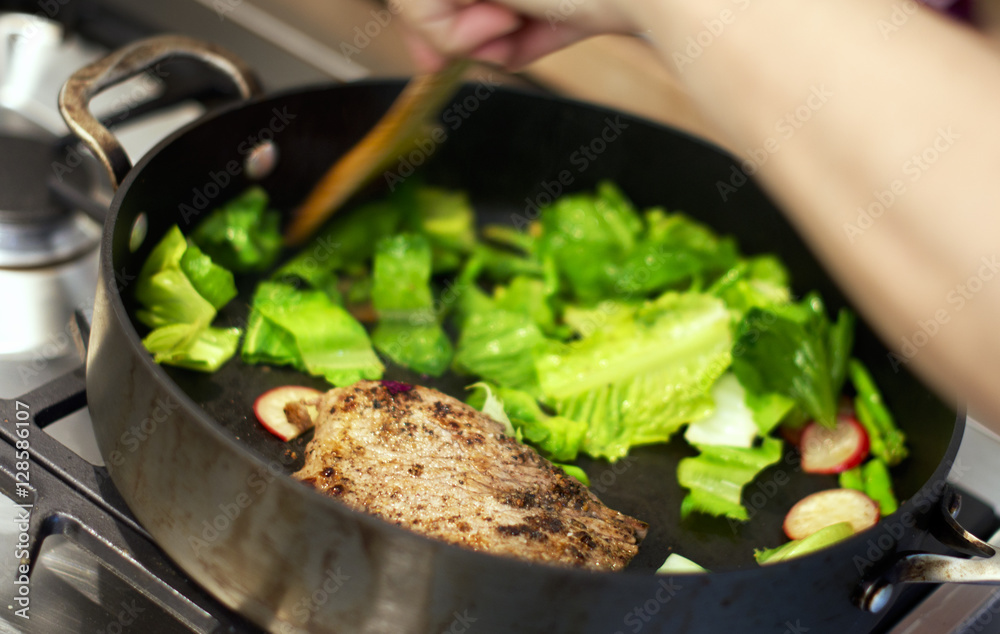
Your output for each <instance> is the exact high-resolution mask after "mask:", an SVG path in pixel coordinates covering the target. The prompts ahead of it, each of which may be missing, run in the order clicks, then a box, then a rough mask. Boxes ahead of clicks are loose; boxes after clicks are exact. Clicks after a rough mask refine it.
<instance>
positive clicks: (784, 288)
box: [708, 255, 791, 326]
mask: <svg viewBox="0 0 1000 634" xmlns="http://www.w3.org/2000/svg"><path fill="white" fill-rule="evenodd" d="M708 292H709V293H711V294H713V295H715V296H716V297H718V298H720V299H722V301H724V302H725V303H726V306H727V307H728V308H729V309H730V311H732V315H733V324H734V326H737V325H739V322H740V321H741V320H742V319H743V317H744V315H746V313H747V311H749V310H750V309H751V308H763V309H773V308H776V307H778V306H783V305H785V304H788V303H790V302H791V291H790V288H789V285H788V270H787V269H785V266H784V265H783V264H782V263H781V261H780V260H778V258H776V257H774V256H772V255H762V256H757V257H753V258H747V259H746V260H743V261H741V262H739V263H738V264H736V265H735V266H733V267H732V268H730V269H729V270H728V271H726V272H725V273H724V274H723V275H722V276H721V277H719V278H718V279H717V280H716V281H715V282H714V283H713V284H712V286H711V288H709V289H708Z"/></svg>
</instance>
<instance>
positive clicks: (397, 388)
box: [382, 381, 413, 396]
mask: <svg viewBox="0 0 1000 634" xmlns="http://www.w3.org/2000/svg"><path fill="white" fill-rule="evenodd" d="M382 387H384V388H385V389H387V390H389V394H392V395H393V396H395V395H397V394H399V393H401V392H409V391H410V390H412V389H413V386H412V385H410V384H409V383H400V382H399V381H382Z"/></svg>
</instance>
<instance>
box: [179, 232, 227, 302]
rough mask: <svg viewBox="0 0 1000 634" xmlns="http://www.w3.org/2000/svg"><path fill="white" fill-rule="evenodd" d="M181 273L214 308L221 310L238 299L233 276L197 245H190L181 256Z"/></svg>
mask: <svg viewBox="0 0 1000 634" xmlns="http://www.w3.org/2000/svg"><path fill="white" fill-rule="evenodd" d="M180 266H181V271H183V272H184V275H186V276H187V278H188V279H189V280H190V281H191V285H192V286H194V289H195V290H196V291H198V294H199V295H201V296H202V297H204V298H205V299H206V300H207V301H208V303H209V304H211V305H212V308H214V309H215V310H219V309H220V308H222V307H223V306H225V305H226V304H228V303H229V301H230V300H231V299H233V298H234V297H236V282H235V281H234V280H233V274H232V273H231V272H229V271H227V270H226V269H224V268H222V267H221V266H219V265H218V264H215V262H213V261H212V258H210V257H208V255H206V254H204V253H202V251H201V249H199V248H198V246H197V245H195V244H188V247H187V249H186V250H185V251H184V255H183V256H181V262H180Z"/></svg>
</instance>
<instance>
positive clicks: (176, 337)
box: [135, 225, 241, 372]
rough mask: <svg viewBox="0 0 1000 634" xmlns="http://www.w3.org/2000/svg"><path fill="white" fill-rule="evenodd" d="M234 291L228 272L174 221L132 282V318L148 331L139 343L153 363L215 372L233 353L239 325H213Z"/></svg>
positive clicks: (236, 342) (233, 295)
mask: <svg viewBox="0 0 1000 634" xmlns="http://www.w3.org/2000/svg"><path fill="white" fill-rule="evenodd" d="M235 296H236V285H235V284H234V282H233V275H232V273H230V272H229V271H227V270H226V269H224V268H222V267H220V266H218V265H216V264H214V263H213V262H212V260H211V259H210V258H209V257H208V256H206V255H205V254H203V253H202V252H201V251H200V250H199V249H198V247H197V246H195V245H193V244H189V243H188V241H187V240H186V239H185V238H184V235H183V234H182V233H181V230H180V229H179V228H178V227H177V226H176V225H174V226H173V227H171V228H170V230H168V231H167V233H166V234H165V235H164V237H163V239H162V240H161V241H160V242H159V243H158V244H157V245H156V246H155V247H154V248H153V250H152V252H151V253H150V254H149V256H148V257H147V259H146V262H145V263H144V264H143V267H142V270H141V271H140V272H139V277H138V279H137V281H136V291H135V297H136V299H137V300H138V302H139V304H140V305H141V306H142V307H141V308H140V309H138V310H137V311H136V317H137V318H138V319H139V321H141V322H142V323H144V324H145V325H147V326H149V327H150V328H152V329H153V330H152V331H151V332H150V333H149V334H148V335H147V336H146V337H145V338H144V339H143V345H144V346H145V347H146V349H147V350H148V351H149V352H150V353H151V354H152V355H153V359H154V360H155V361H156V362H157V363H165V364H168V365H175V366H178V367H183V368H188V369H191V370H199V371H202V372H214V371H215V370H218V369H219V367H221V366H222V364H223V363H225V362H226V361H228V360H229V359H230V358H231V357H232V356H233V354H235V352H236V346H237V344H238V343H239V338H240V333H241V331H240V329H238V328H213V327H212V326H211V323H212V320H214V319H215V315H216V311H217V310H218V309H219V308H222V307H223V306H224V305H225V304H226V303H228V302H229V301H230V300H231V299H232V298H233V297H235Z"/></svg>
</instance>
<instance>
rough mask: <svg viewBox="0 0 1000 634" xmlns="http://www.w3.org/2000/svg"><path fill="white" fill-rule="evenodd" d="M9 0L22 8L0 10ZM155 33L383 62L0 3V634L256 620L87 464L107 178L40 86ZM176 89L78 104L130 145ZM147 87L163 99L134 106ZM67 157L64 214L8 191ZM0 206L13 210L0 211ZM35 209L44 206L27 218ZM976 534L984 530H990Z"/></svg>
mask: <svg viewBox="0 0 1000 634" xmlns="http://www.w3.org/2000/svg"><path fill="white" fill-rule="evenodd" d="M220 2H223V3H224V4H221V5H220ZM8 5H9V6H8ZM23 6H28V7H29V8H30V9H31V10H30V11H29V12H28V13H13V12H10V7H23ZM220 6H221V7H222V8H223V9H226V10H224V11H220V8H219V7H220ZM47 8H49V9H53V11H51V12H52V13H55V14H56V15H54V16H52V17H54V18H55V19H56V21H55V22H53V21H49V20H47V19H43V18H47V17H48V16H46V15H45V13H46V9H47ZM39 9H42V11H39ZM5 10H6V11H7V12H4V11H5ZM60 23H62V24H60ZM166 31H172V32H180V33H186V34H189V35H193V36H196V37H202V38H207V39H211V40H213V41H216V42H218V43H219V44H222V45H223V46H226V47H227V48H229V49H231V50H233V51H234V52H236V53H237V54H239V55H241V56H243V57H244V58H245V59H246V60H247V61H249V62H250V63H251V65H253V66H254V67H255V68H257V69H258V71H259V72H260V74H261V76H262V79H263V80H264V83H265V85H266V86H267V87H268V88H269V89H272V90H274V89H281V88H286V87H292V86H299V85H304V84H308V83H316V82H321V81H329V80H330V79H335V80H353V79H358V78H362V77H365V76H368V75H370V74H372V73H373V72H374V73H376V74H377V73H379V72H380V71H384V70H385V67H381V68H380V67H378V66H373V67H367V66H366V65H365V64H364V63H361V62H363V61H364V60H363V59H355V60H352V59H349V58H347V57H345V56H344V55H343V54H341V53H340V52H339V51H338V50H337V48H336V47H335V46H331V45H327V44H324V43H322V42H319V41H317V40H315V39H312V38H310V37H308V36H307V35H305V34H303V33H302V32H300V31H298V30H296V29H295V28H293V27H292V26H290V25H289V24H287V23H285V22H283V21H282V20H281V19H279V18H278V17H277V16H275V15H271V14H269V13H267V12H266V11H265V10H264V9H262V8H261V7H260V6H257V5H256V4H253V3H251V2H247V1H245V0H239V1H238V0H215V2H211V1H210V0H173V1H172V2H170V3H134V2H125V1H124V0H104V1H101V2H77V3H65V2H62V1H60V2H56V1H55V0H51V1H50V2H44V1H43V2H38V3H37V4H34V5H32V4H27V5H25V3H7V4H5V3H3V2H0V38H2V40H3V46H0V136H5V135H6V136H16V137H18V138H19V139H29V140H31V142H26V145H25V147H24V148H23V149H19V150H18V152H16V154H17V156H16V157H8V158H12V160H11V161H10V162H8V163H4V162H3V160H2V159H0V297H3V298H4V304H5V306H3V308H2V309H0V419H6V420H5V421H4V425H5V426H4V427H2V428H0V435H3V436H4V440H5V441H6V442H4V441H0V490H2V491H4V492H5V493H6V496H3V495H0V596H2V597H4V598H5V601H4V602H3V603H0V607H5V608H6V609H4V610H2V611H0V632H38V633H51V632H101V633H105V632H106V633H109V634H110V633H119V632H133V631H154V632H192V631H194V632H236V631H239V632H243V631H256V629H255V628H254V627H252V626H251V625H250V624H248V623H246V622H245V621H243V620H242V619H240V618H239V617H238V616H236V615H234V614H232V613H231V612H228V611H227V610H225V609H224V608H222V607H221V606H220V605H219V604H217V603H216V602H215V601H214V600H213V599H211V598H210V597H208V596H206V595H205V594H204V593H203V592H202V591H201V590H200V589H198V588H197V587H195V586H194V585H193V584H191V583H190V582H189V581H188V580H187V579H186V578H184V576H183V575H182V574H181V573H179V572H178V571H177V570H176V569H174V568H173V566H172V565H171V564H170V562H169V561H167V560H166V559H165V558H164V557H163V556H162V555H161V554H160V553H159V551H158V550H157V549H156V547H155V546H154V545H152V544H151V543H150V542H149V541H148V540H147V539H146V538H145V535H144V532H143V531H142V529H141V527H139V526H138V525H137V524H135V522H134V520H132V519H131V517H130V516H129V515H128V514H127V512H125V513H122V512H120V511H119V510H118V509H120V508H124V507H123V506H119V505H120V498H118V496H117V494H116V492H115V491H114V490H113V487H111V485H110V482H109V481H108V480H107V479H106V475H102V474H104V473H105V472H103V471H102V469H101V466H102V459H101V456H100V454H99V452H98V449H97V444H96V441H95V439H94V433H93V427H92V422H91V420H90V416H89V414H88V412H87V409H86V403H85V395H84V393H83V372H82V356H81V355H80V349H79V348H80V346H81V345H82V343H83V341H84V340H85V338H86V333H87V328H88V323H89V322H88V319H89V315H90V311H91V308H92V301H93V289H94V288H95V286H96V266H97V240H98V237H99V234H100V224H99V219H100V215H101V213H102V209H101V206H102V205H106V204H107V202H108V201H109V200H110V191H109V188H108V187H107V186H106V185H105V184H103V175H102V174H101V173H100V171H99V170H98V169H97V168H96V166H95V165H93V164H92V163H91V162H89V161H88V160H85V157H84V154H83V153H81V152H80V151H79V150H78V149H77V148H76V146H75V144H73V143H62V144H60V143H59V139H60V138H61V137H64V136H65V135H66V134H67V130H66V128H65V126H64V125H63V123H62V121H61V119H60V117H59V116H58V113H57V110H56V108H55V98H56V94H57V93H58V90H59V87H60V86H61V85H62V83H63V81H65V79H66V78H67V77H68V76H69V74H70V73H71V72H72V71H73V70H75V69H76V68H79V67H81V66H83V65H84V64H86V63H88V62H89V61H92V60H94V59H96V58H98V57H99V56H101V55H102V54H103V53H104V52H106V51H107V50H108V49H109V48H113V47H117V46H120V45H122V44H124V43H126V42H128V41H131V40H133V39H136V38H138V37H141V36H144V35H149V34H153V33H156V32H166ZM348 32H349V29H348ZM397 68H398V66H397ZM188 79H191V78H188ZM202 79H203V78H202ZM209 83H210V82H209ZM186 90H187V92H186V93H185V92H183V91H181V92H180V93H178V91H177V90H176V89H175V87H170V86H168V85H166V84H165V83H164V82H163V80H162V79H161V78H158V77H156V76H155V75H153V74H146V75H143V76H141V77H139V78H136V79H135V80H133V81H131V82H129V83H128V84H126V85H124V86H121V87H119V88H117V89H114V90H113V91H109V92H108V93H107V94H104V95H102V96H100V97H99V98H98V99H95V101H94V104H93V105H94V109H95V111H96V112H98V113H99V114H101V113H103V114H104V115H106V116H108V117H110V118H113V119H116V120H117V119H118V118H119V115H122V114H124V115H125V116H124V117H122V118H123V120H124V122H123V123H122V124H121V126H120V127H118V128H117V130H116V132H117V133H118V134H119V138H120V139H121V141H122V143H123V145H124V146H125V148H126V150H127V151H128V153H129V155H130V156H131V157H132V158H133V159H137V158H138V157H140V156H142V155H143V154H144V153H145V152H146V151H148V150H149V149H150V148H151V147H152V146H153V145H154V144H155V143H157V142H158V141H159V140H160V139H162V138H163V137H164V136H166V135H167V134H169V133H170V132H171V131H173V130H175V129H177V128H178V127H180V126H181V125H184V124H185V123H187V122H189V121H191V120H193V119H195V118H197V117H198V116H199V115H201V114H202V113H203V112H204V111H205V109H206V103H207V104H211V103H213V100H218V99H219V98H220V95H213V94H212V90H211V86H207V87H206V83H205V81H202V80H201V79H200V78H194V79H193V80H191V81H190V82H189V85H188V86H187V87H186ZM150 100H159V101H160V102H163V103H168V104H170V107H169V108H166V109H159V108H157V109H153V108H147V107H145V106H144V104H146V103H147V102H149V101H150ZM147 110H149V111H150V112H148V113H147V112H146V111H147ZM139 115H142V116H141V117H140V116H139ZM133 119H138V120H137V121H135V122H132V120H133ZM43 144H48V146H54V147H57V148H59V149H58V150H57V153H56V155H55V159H54V160H50V161H45V160H42V161H41V163H40V164H41V166H42V168H43V170H44V171H45V177H44V178H34V179H32V178H31V177H28V176H25V175H23V174H21V172H20V171H19V170H21V169H22V167H23V165H24V164H25V163H28V162H29V161H28V159H27V158H26V157H27V156H29V155H32V153H34V152H36V151H37V150H38V148H39V146H40V145H43ZM8 154H13V153H12V152H8ZM68 167H69V168H72V169H71V170H69V171H71V172H73V173H74V174H76V175H75V176H74V177H73V178H74V179H75V181H76V182H74V183H71V184H72V188H70V190H69V192H68V193H67V191H65V188H63V189H59V186H55V189H56V190H57V192H61V194H60V195H62V196H64V197H65V196H71V195H72V194H73V193H74V192H76V193H80V194H83V195H84V197H85V199H86V200H89V201H96V204H95V203H94V202H83V203H80V205H79V208H78V209H77V210H76V211H73V212H71V213H68V214H67V213H61V214H57V213H55V212H53V211H52V210H51V209H48V207H47V206H45V205H42V204H41V203H36V202H29V203H24V204H22V201H21V197H20V196H19V195H16V196H15V195H13V194H12V192H13V191H14V189H15V188H17V187H20V186H21V185H22V184H25V183H28V182H29V181H30V182H32V183H33V185H32V186H33V187H35V188H40V191H42V192H43V193H44V192H45V191H46V189H47V188H52V187H53V186H54V184H53V183H52V182H51V181H52V178H51V177H52V176H53V175H54V176H59V175H62V174H64V173H66V168H68ZM5 175H6V176H9V177H8V178H6V180H5ZM57 180H59V179H58V178H57ZM66 180H70V179H68V178H67V179H66ZM62 182H63V181H62V180H60V184H61V183H62ZM43 198H44V196H43ZM11 200H15V202H14V203H10V202H9V201H11ZM5 204H22V206H25V205H26V207H25V209H27V208H28V207H31V210H30V212H29V211H24V210H15V211H14V212H13V213H8V210H7V208H6V207H4V205H5ZM32 205H36V206H37V205H40V206H38V207H37V208H35V207H32ZM5 214H6V215H5ZM47 214H48V215H47ZM8 216H10V217H8ZM42 216H45V217H46V218H50V217H51V218H57V220H55V221H51V220H50V221H46V222H45V223H42V222H37V219H38V218H40V217H42ZM22 417H23V418H24V420H23V421H21V419H22ZM19 421H20V422H22V423H23V424H22V425H20V426H19V425H18V422H19ZM21 429H25V430H27V432H25V433H24V436H19V435H18V434H19V433H20V430H21ZM18 440H27V441H28V444H27V445H22V447H24V446H30V447H31V449H32V451H33V454H32V459H31V460H28V461H25V460H23V458H24V456H19V455H17V453H16V452H17V451H18V449H19V447H18V446H17V445H16V442H17V441H18ZM22 467H23V468H22ZM998 476H1000V437H997V436H996V435H994V434H992V433H991V432H989V431H988V430H986V429H985V428H984V427H983V426H981V425H979V424H978V423H976V422H975V421H972V422H970V424H969V426H968V429H967V431H966V437H965V440H964V441H963V444H962V448H961V450H960V452H959V455H958V458H957V460H956V468H955V469H954V471H953V473H952V476H951V478H950V479H951V480H952V481H953V482H954V483H955V484H956V485H958V486H959V487H961V488H962V489H963V490H965V491H966V492H968V493H971V494H973V495H974V496H976V497H978V498H979V499H980V500H982V501H983V502H985V503H986V505H988V506H989V507H992V508H993V510H994V512H995V513H997V514H998V515H1000V477H998ZM22 495H23V497H22ZM81 518H86V521H81ZM43 520H44V521H43ZM39 535H47V536H46V537H45V538H44V539H43V540H42V541H41V546H40V550H39V551H38V552H39V556H38V559H37V563H36V564H35V566H34V568H33V570H32V572H31V575H30V583H24V582H25V581H27V577H26V576H25V575H24V569H23V568H22V569H19V566H20V564H21V561H20V557H21V551H22V550H23V547H24V546H26V545H29V543H33V541H34V540H36V539H38V538H39V537H38V536H39ZM992 542H993V543H995V544H1000V533H998V534H997V535H994V536H993V540H992ZM25 608H27V610H25ZM25 615H28V616H30V618H29V619H26V618H23V617H24V616H25ZM880 631H888V632H893V633H895V634H930V633H934V634H943V633H949V632H955V633H958V632H985V633H988V632H1000V587H994V586H960V585H953V586H947V587H942V588H940V589H937V590H934V591H933V592H931V593H930V594H929V595H928V597H927V598H926V599H924V600H923V601H922V602H920V603H919V604H918V605H917V606H916V607H915V608H913V609H912V610H910V611H909V612H908V613H906V614H905V615H903V616H902V617H897V618H895V619H894V620H893V623H891V624H889V625H887V626H885V627H884V628H882V629H881V630H880Z"/></svg>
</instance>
